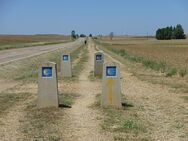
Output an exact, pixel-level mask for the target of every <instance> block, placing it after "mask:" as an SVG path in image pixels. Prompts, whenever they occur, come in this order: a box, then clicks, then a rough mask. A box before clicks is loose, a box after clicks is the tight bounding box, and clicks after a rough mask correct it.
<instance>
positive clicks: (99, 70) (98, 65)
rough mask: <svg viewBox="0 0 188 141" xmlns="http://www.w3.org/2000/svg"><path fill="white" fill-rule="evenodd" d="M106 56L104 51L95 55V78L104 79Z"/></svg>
mask: <svg viewBox="0 0 188 141" xmlns="http://www.w3.org/2000/svg"><path fill="white" fill-rule="evenodd" d="M103 63H104V55H103V52H102V51H98V52H95V54H94V76H99V77H102V74H103Z"/></svg>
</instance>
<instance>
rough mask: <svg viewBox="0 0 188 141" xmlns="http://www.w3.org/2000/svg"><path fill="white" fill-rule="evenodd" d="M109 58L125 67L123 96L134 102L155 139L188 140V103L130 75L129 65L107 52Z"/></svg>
mask: <svg viewBox="0 0 188 141" xmlns="http://www.w3.org/2000/svg"><path fill="white" fill-rule="evenodd" d="M105 57H106V58H105V59H106V61H107V60H111V61H115V62H117V63H118V64H120V68H121V78H122V82H121V86H122V87H121V88H122V93H123V94H124V95H125V96H126V98H127V99H128V100H129V101H131V102H132V103H133V105H134V109H135V110H136V114H137V115H138V116H139V117H140V118H141V120H142V121H145V122H146V123H148V125H146V126H147V127H148V129H149V130H150V133H149V136H150V137H151V139H152V140H155V141H157V140H160V141H187V140H188V124H187V123H188V118H187V117H188V113H187V111H188V103H187V102H185V100H183V99H182V98H181V97H180V94H177V93H173V92H172V91H171V89H170V88H168V87H163V86H161V85H159V84H151V83H149V82H145V81H141V80H139V79H137V78H136V77H135V76H133V75H132V74H131V73H129V72H128V68H127V66H125V65H123V64H122V63H121V62H119V61H117V60H116V59H114V58H113V57H111V56H110V55H108V54H107V53H105Z"/></svg>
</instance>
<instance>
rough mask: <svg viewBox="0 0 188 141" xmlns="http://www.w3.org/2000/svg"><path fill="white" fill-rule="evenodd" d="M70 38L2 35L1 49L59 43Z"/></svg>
mask: <svg viewBox="0 0 188 141" xmlns="http://www.w3.org/2000/svg"><path fill="white" fill-rule="evenodd" d="M69 40H70V37H69V36H64V35H0V50H4V49H12V48H23V47H31V46H39V45H40V46H41V45H49V44H58V43H63V42H67V41H69Z"/></svg>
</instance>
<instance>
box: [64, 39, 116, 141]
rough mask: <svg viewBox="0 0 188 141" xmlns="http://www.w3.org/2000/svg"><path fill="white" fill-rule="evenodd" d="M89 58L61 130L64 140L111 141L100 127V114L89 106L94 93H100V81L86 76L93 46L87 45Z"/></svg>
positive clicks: (91, 68)
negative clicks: (74, 100)
mask: <svg viewBox="0 0 188 141" xmlns="http://www.w3.org/2000/svg"><path fill="white" fill-rule="evenodd" d="M88 51H89V60H88V62H87V63H86V64H85V69H84V70H83V72H82V73H81V75H80V77H79V82H78V85H77V88H76V89H75V90H76V93H78V94H79V95H80V97H79V99H77V100H76V102H75V104H74V105H73V106H72V108H71V109H67V110H66V114H67V116H68V117H67V121H68V122H67V123H66V128H64V129H66V130H64V131H63V139H64V140H65V141H75V140H76V141H104V140H106V141H111V140H113V139H112V136H110V135H109V134H108V135H107V134H105V133H104V132H102V131H101V128H100V125H99V124H100V121H99V120H100V119H101V114H100V113H99V111H97V110H94V109H92V108H91V107H90V106H91V105H92V104H93V103H94V102H95V99H96V95H97V94H99V93H101V83H100V82H91V81H90V80H89V78H88V76H89V74H90V72H91V71H92V70H93V63H94V60H93V53H94V46H92V44H91V42H89V45H88Z"/></svg>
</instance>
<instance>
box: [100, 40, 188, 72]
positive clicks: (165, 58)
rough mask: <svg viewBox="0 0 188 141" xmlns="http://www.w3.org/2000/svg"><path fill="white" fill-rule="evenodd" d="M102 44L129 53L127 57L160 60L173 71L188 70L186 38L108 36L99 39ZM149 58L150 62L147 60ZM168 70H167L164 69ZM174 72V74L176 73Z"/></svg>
mask: <svg viewBox="0 0 188 141" xmlns="http://www.w3.org/2000/svg"><path fill="white" fill-rule="evenodd" d="M100 42H101V43H103V45H105V46H108V47H111V48H112V49H113V50H116V51H117V52H119V53H121V54H122V55H124V54H123V52H124V53H125V54H127V55H129V58H131V59H132V60H134V59H135V61H137V62H139V61H141V60H144V61H142V63H145V64H146V63H147V64H146V65H148V63H154V62H156V63H157V62H159V63H160V62H161V63H163V64H165V65H166V66H165V67H167V68H164V69H169V68H171V69H172V70H170V71H173V70H174V73H175V72H177V73H178V72H179V73H180V74H181V73H183V71H184V73H186V71H187V70H188V40H169V41H158V40H156V39H154V38H149V39H147V38H122V37H121V38H115V39H114V40H112V41H110V40H109V39H108V38H103V39H102V40H100ZM146 60H147V61H146ZM148 60H150V62H148ZM159 69H160V68H159ZM166 71H169V70H166ZM177 73H176V74H177Z"/></svg>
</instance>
